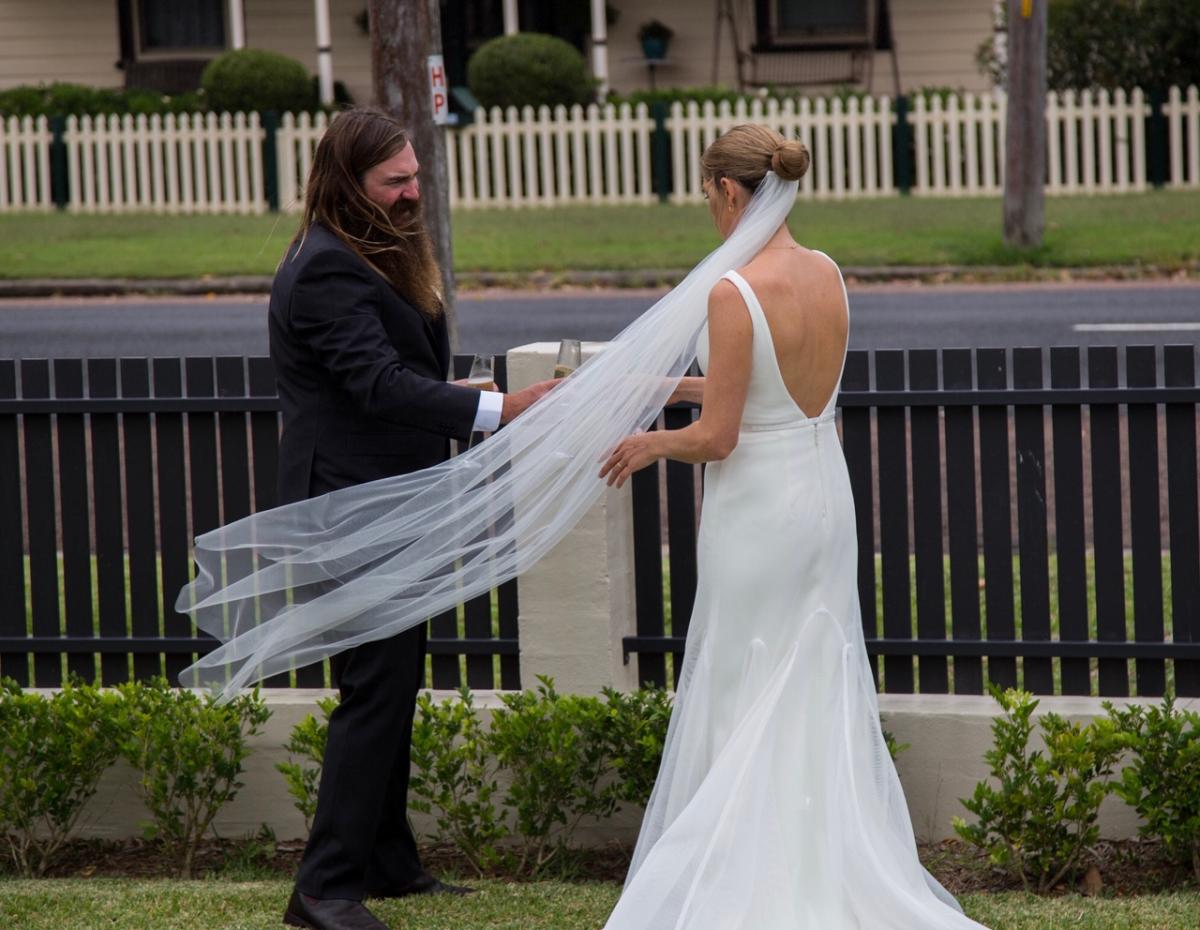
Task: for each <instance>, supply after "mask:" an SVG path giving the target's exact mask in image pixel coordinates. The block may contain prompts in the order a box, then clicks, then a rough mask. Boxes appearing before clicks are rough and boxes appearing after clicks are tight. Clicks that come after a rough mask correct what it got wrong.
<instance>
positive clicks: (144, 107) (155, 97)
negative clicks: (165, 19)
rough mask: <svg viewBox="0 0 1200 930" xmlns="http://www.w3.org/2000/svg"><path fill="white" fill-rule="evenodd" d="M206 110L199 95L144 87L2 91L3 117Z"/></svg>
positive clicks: (23, 87)
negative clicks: (168, 93) (161, 92)
mask: <svg viewBox="0 0 1200 930" xmlns="http://www.w3.org/2000/svg"><path fill="white" fill-rule="evenodd" d="M205 109H207V105H206V102H205V99H204V95H203V94H201V93H199V92H196V93H190V94H176V95H174V96H168V95H164V94H159V93H156V92H155V91H152V90H145V89H141V88H132V89H129V90H121V89H116V88H109V87H88V86H85V85H83V84H68V83H61V82H60V83H54V84H39V85H36V86H35V85H29V84H25V85H21V86H19V87H10V88H9V89H8V90H2V91H0V116H43V115H45V116H99V115H102V114H109V113H116V114H120V115H123V114H126V113H132V114H138V113H146V114H150V113H194V112H200V111H203V110H205Z"/></svg>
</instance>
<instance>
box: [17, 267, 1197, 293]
mask: <svg viewBox="0 0 1200 930" xmlns="http://www.w3.org/2000/svg"><path fill="white" fill-rule="evenodd" d="M842 273H843V274H844V275H845V276H846V280H847V281H848V282H850V283H863V284H883V283H890V282H907V283H914V284H952V283H953V284H989V283H990V284H1000V283H1010V282H1068V281H1093V282H1105V281H1156V280H1157V281H1161V280H1174V281H1180V280H1196V281H1200V265H1194V266H1192V267H1190V268H1187V269H1184V270H1171V271H1165V270H1163V269H1159V268H1157V267H1155V266H1143V265H1113V266H1095V267H1083V268H1033V267H1029V266H1004V265H991V266H989V265H883V266H874V267H869V266H867V267H862V266H853V265H848V266H845V267H843V268H842ZM686 274H687V269H681V268H662V269H643V270H637V271H534V272H488V271H468V272H463V273H462V274H460V275H458V279H457V281H458V288H459V290H462V291H473V290H479V289H482V288H510V289H514V290H516V289H523V290H544V289H553V288H566V287H575V288H580V287H581V288H659V287H673V286H674V285H675V284H678V283H679V281H680V280H682V279H683V277H684V275H686ZM271 280H272V279H271V277H270V276H268V275H239V276H233V277H222V278H18V279H13V280H0V298H6V297H7V298H13V297H109V296H119V295H125V294H168V295H175V296H193V295H206V294H266V293H270V290H271Z"/></svg>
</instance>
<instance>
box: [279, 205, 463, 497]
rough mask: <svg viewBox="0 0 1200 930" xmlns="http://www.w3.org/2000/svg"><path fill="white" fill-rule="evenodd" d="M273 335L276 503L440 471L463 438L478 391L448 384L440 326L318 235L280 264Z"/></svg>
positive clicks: (342, 247)
mask: <svg viewBox="0 0 1200 930" xmlns="http://www.w3.org/2000/svg"><path fill="white" fill-rule="evenodd" d="M269 328H270V343H271V361H272V363H273V365H274V367H275V377H276V380H277V382H278V387H279V401H280V405H281V406H282V409H283V436H282V439H281V440H280V449H279V487H278V490H279V503H280V504H285V503H290V502H292V501H297V500H303V499H304V498H308V497H313V496H316V495H319V494H323V493H325V492H327V491H331V490H335V489H337V488H343V487H347V486H349V485H353V484H362V483H363V482H366V481H374V480H375V479H377V478H385V477H388V476H390V475H396V474H403V473H405V472H411V471H417V470H418V469H421V468H426V467H428V466H430V465H436V464H437V463H438V462H441V461H444V460H445V459H446V457H447V455H448V454H449V443H448V439H447V437H456V438H464V439H465V438H467V437H469V436H470V434H471V427H472V426H473V425H474V421H475V412H476V409H477V408H478V406H479V392H478V391H475V390H473V389H471V388H465V387H461V386H458V385H453V384H447V383H446V382H445V377H446V372H447V370H448V368H449V364H450V344H449V339H448V337H447V332H446V323H445V318H444V317H439V318H438V319H436V320H431V319H430V318H429V317H428V316H426V315H425V314H423V313H421V312H420V311H419V310H417V309H416V308H415V307H414V306H412V304H410V303H409V302H408V301H407V300H405V299H404V298H403V297H402V296H400V294H398V293H397V292H396V290H395V289H394V288H392V286H391V285H390V284H388V282H387V281H386V280H385V279H384V278H383V277H381V276H380V275H379V274H378V273H377V272H376V271H375V270H374V269H373V268H372V267H371V266H370V265H368V264H367V263H366V262H365V261H364V260H363V259H362V258H361V257H359V256H358V255H357V254H356V253H355V252H354V251H353V250H352V249H351V248H350V247H349V246H348V245H346V244H345V243H344V242H343V241H342V240H341V239H339V238H338V237H337V236H335V235H334V234H333V233H332V232H330V231H329V230H328V229H326V228H325V227H324V226H321V225H320V224H314V225H313V226H312V227H311V228H310V229H309V231H308V235H307V236H306V237H305V238H304V241H303V242H302V243H301V244H299V245H293V246H292V248H290V249H289V250H288V253H287V255H286V256H285V258H284V260H283V262H282V264H281V265H280V266H279V270H278V272H277V274H276V275H275V282H274V285H273V286H272V288H271V304H270V311H269Z"/></svg>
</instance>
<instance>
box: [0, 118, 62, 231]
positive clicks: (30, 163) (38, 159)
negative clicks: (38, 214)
mask: <svg viewBox="0 0 1200 930" xmlns="http://www.w3.org/2000/svg"><path fill="white" fill-rule="evenodd" d="M53 138H54V137H53V135H52V134H51V132H50V121H49V120H48V119H46V117H44V116H39V117H37V119H34V118H33V117H32V116H26V117H22V118H18V117H15V116H13V117H9V118H8V119H0V212H15V211H17V210H52V209H53V208H54V198H53V196H52V193H51V190H50V143H51V141H53Z"/></svg>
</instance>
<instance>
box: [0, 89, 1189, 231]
mask: <svg viewBox="0 0 1200 930" xmlns="http://www.w3.org/2000/svg"><path fill="white" fill-rule="evenodd" d="M1149 113H1150V109H1149V106H1148V104H1147V103H1146V101H1145V99H1144V96H1143V94H1142V92H1141V91H1140V90H1137V89H1134V90H1132V91H1130V92H1126V91H1124V90H1116V91H1113V92H1111V93H1110V92H1109V91H1106V90H1100V91H1095V92H1092V91H1085V92H1074V91H1067V92H1064V93H1051V94H1050V95H1049V97H1048V100H1047V107H1046V121H1047V176H1046V191H1047V193H1049V194H1070V193H1119V192H1125V191H1139V190H1145V189H1146V187H1147V173H1146V172H1147V165H1146V138H1145V117H1146V116H1147V115H1149ZM1162 113H1163V115H1164V116H1165V117H1166V123H1167V127H1168V150H1169V151H1168V155H1169V170H1170V175H1169V177H1170V180H1169V184H1170V185H1171V186H1172V187H1179V188H1198V187H1200V94H1198V92H1197V89H1196V87H1189V88H1188V89H1187V90H1186V91H1183V90H1181V89H1179V88H1172V89H1171V91H1170V95H1169V98H1168V100H1167V102H1166V103H1165V104H1164V105H1163V108H1162ZM742 122H761V123H766V124H768V125H771V126H774V127H775V128H776V129H778V130H779V131H780V132H782V133H784V134H785V135H787V136H789V137H792V138H799V139H802V140H803V141H804V142H805V144H806V145H807V146H808V148H809V151H810V152H811V153H812V158H813V161H812V169H811V170H810V171H809V173H808V174H807V175H806V176H805V178H804V180H803V181H802V182H801V195H802V196H805V197H810V198H818V199H824V198H829V199H846V198H861V197H885V196H893V195H895V194H896V193H897V192H898V186H897V179H896V178H895V177H894V176H893V170H894V169H893V164H894V159H893V154H894V153H893V151H892V138H893V127H894V126H895V123H896V114H895V111H894V109H893V107H892V102H891V101H890V100H889V99H888V98H887V97H879V98H872V97H864V98H861V99H860V98H849V99H847V100H845V101H843V100H841V99H839V98H834V99H831V100H824V99H817V100H815V101H813V100H808V99H803V100H800V101H799V102H797V101H794V100H786V101H783V102H780V101H778V100H751V101H749V102H747V101H744V100H743V101H739V102H738V103H736V104H734V105H731V104H729V103H728V102H722V103H720V104H718V105H714V104H713V103H711V102H708V103H705V104H703V105H698V104H696V103H689V104H687V105H686V106H685V105H683V104H681V103H675V104H673V105H672V107H671V108H670V110H669V113H668V116H667V118H666V124H665V129H666V132H667V133H668V134H669V136H670V149H671V165H670V175H671V190H670V199H671V200H672V201H673V202H675V203H691V202H696V201H698V200H699V199H700V197H701V188H700V153H701V152H702V151H703V150H704V148H705V146H707V145H708V144H709V143H710V142H712V140H713V139H715V138H716V137H717V136H718V135H720V134H721V133H722V132H725V131H727V130H728V129H729V128H730V127H732V126H734V125H737V124H738V123H742ZM909 122H910V124H911V126H912V131H913V134H914V157H915V177H914V185H913V188H912V192H913V194H915V195H921V196H994V195H997V194H999V193H1000V192H1001V191H1002V190H1003V185H1004V141H1005V140H1004V135H1005V132H1004V130H1005V98H1004V95H1003V94H1001V93H992V94H962V95H958V96H951V97H949V98H947V101H946V103H945V104H943V102H942V100H941V99H940V98H938V97H933V98H932V99H931V102H929V103H927V102H926V100H925V98H924V97H917V98H916V99H915V100H914V106H913V109H912V111H911V112H910V113H909ZM327 127H328V119H327V117H326V116H325V115H324V114H318V115H316V116H311V115H309V114H300V115H299V116H293V115H292V114H286V115H284V116H283V118H282V120H281V123H280V126H279V128H278V129H277V130H276V134H275V142H276V146H275V148H276V164H275V166H274V167H275V175H276V178H277V181H278V202H279V206H280V209H281V210H285V211H295V210H298V209H300V207H301V206H302V201H303V189H304V181H305V179H306V177H307V175H308V171H309V168H310V166H311V164H312V156H313V152H314V150H315V148H316V145H317V142H318V140H319V139H320V138H321V135H322V134H323V133H324V132H325V130H326V128H327ZM654 132H655V124H654V120H653V119H652V118H651V116H650V114H649V112H648V110H647V108H646V106H645V105H644V104H639V105H638V106H636V107H631V106H629V105H628V104H622V105H620V106H614V105H611V104H610V105H605V106H596V105H592V106H588V107H578V106H576V107H572V108H570V109H567V108H564V107H556V108H554V109H553V110H551V109H549V108H547V107H541V108H539V109H537V110H536V111H535V110H533V109H532V108H530V107H526V108H524V109H522V110H519V111H518V110H517V109H515V108H509V109H508V110H503V111H502V110H500V109H498V108H496V109H492V110H479V111H477V113H476V114H475V118H474V121H473V122H472V123H471V125H469V126H466V127H464V128H462V129H458V130H455V131H452V132H450V133H449V134H448V135H447V159H448V169H449V182H450V185H449V186H450V190H449V195H450V201H451V205H452V206H453V207H455V208H463V209H470V208H476V207H525V206H551V205H555V204H631V203H650V202H652V201H653V200H654V197H655V194H654V192H653V185H654V181H653V174H654V169H653V165H652V147H653V145H654ZM265 138H266V131H265V130H264V128H263V126H262V124H261V123H260V120H259V117H258V114H249V115H246V114H241V113H238V114H228V113H222V114H220V115H217V114H212V113H209V114H194V115H188V114H185V115H181V116H170V115H169V116H149V117H147V116H137V117H133V116H120V117H118V116H109V117H96V118H91V117H81V118H75V117H71V118H70V119H68V120H67V123H66V129H65V132H64V134H63V143H64V147H65V150H66V158H65V162H66V174H67V177H66V185H67V189H68V198H67V208H68V209H69V210H71V211H75V212H95V213H115V212H124V211H146V212H163V213H217V212H222V213H261V212H263V211H265V210H267V209H268V208H269V205H268V198H267V193H266V176H267V175H268V173H269V172H268V171H267V168H266V166H264V164H263V154H262V153H263V141H264V139H265ZM52 142H53V133H52V132H51V129H50V126H49V123H48V121H47V120H46V119H45V118H44V117H39V118H37V119H31V118H23V119H17V118H10V119H7V120H3V119H0V211H14V210H47V209H51V208H52V206H53V197H52V196H51V168H52V166H51V155H50V149H51V145H52Z"/></svg>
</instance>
